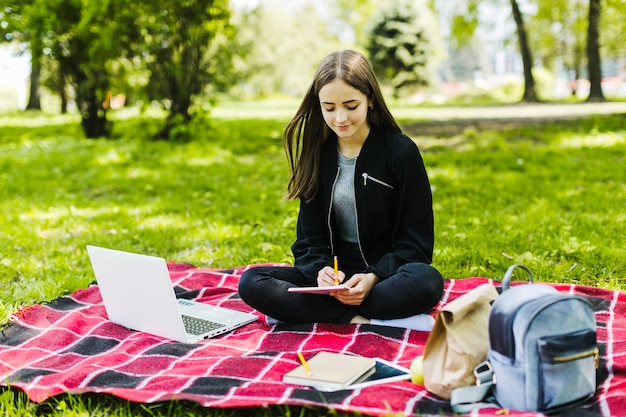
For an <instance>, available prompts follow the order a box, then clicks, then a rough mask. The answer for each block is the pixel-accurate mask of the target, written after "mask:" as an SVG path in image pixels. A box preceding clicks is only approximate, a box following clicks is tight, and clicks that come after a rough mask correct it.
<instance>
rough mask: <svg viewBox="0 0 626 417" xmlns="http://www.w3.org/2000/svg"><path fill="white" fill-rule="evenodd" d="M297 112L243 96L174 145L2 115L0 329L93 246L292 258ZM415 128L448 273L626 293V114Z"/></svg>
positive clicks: (81, 408)
mask: <svg viewBox="0 0 626 417" xmlns="http://www.w3.org/2000/svg"><path fill="white" fill-rule="evenodd" d="M287 107H289V106H287ZM287 107H283V108H279V107H277V108H271V109H268V110H267V113H266V114H264V116H263V117H259V116H255V113H254V112H253V106H250V105H245V106H243V107H241V108H238V107H237V106H236V105H232V104H231V105H230V107H229V106H225V107H224V108H222V109H218V110H216V111H215V113H214V117H213V118H212V119H210V120H209V121H198V122H196V123H195V124H194V125H193V126H192V127H191V130H192V132H193V133H194V137H195V139H194V140H193V141H191V142H177V143H168V142H153V141H150V140H149V139H148V138H149V137H150V134H151V133H154V132H156V131H157V130H158V129H159V127H160V124H161V121H160V120H158V119H155V118H150V117H148V116H134V117H131V118H121V117H118V119H117V120H116V121H115V126H114V138H113V139H110V140H87V139H84V138H82V135H81V131H80V128H79V125H78V120H77V119H76V118H75V117H72V116H64V117H61V116H43V115H41V114H35V115H29V114H26V115H10V116H6V117H3V118H2V119H1V120H0V185H1V186H0V212H1V213H2V216H0V322H6V321H7V320H8V317H9V315H10V314H11V313H12V312H13V311H15V310H16V309H18V308H20V307H21V306H25V305H29V304H33V303H37V302H42V301H46V300H51V299H54V298H55V297H58V296H59V295H63V294H68V293H70V292H72V291H74V290H75V289H77V288H81V287H85V286H87V285H88V284H89V283H90V282H91V281H93V279H94V278H93V275H92V272H91V268H90V266H89V261H88V258H87V256H86V253H85V249H84V248H85V245H86V244H96V245H103V246H108V247H113V248H119V249H123V250H130V251H135V252H141V253H147V254H153V255H158V256H163V257H165V258H167V259H170V260H173V261H180V262H189V263H193V264H195V265H197V266H207V267H230V266H238V265H243V264H248V263H254V262H266V261H284V262H291V260H292V258H291V254H290V250H289V247H290V245H291V243H292V241H293V239H294V236H295V223H296V216H297V202H294V201H285V200H284V199H283V195H284V190H285V184H286V180H287V166H286V162H285V157H284V155H283V152H282V148H281V141H280V133H281V130H282V128H283V126H284V124H285V122H286V121H287V119H288V117H289V116H288V114H289V113H290V112H291V111H292V110H293V109H291V107H289V108H287ZM290 109H291V110H290ZM237 110H240V111H243V112H238V111H237ZM256 114H258V113H256ZM253 116H255V117H256V118H252V117H253ZM402 122H403V124H404V125H405V126H406V127H407V131H410V132H413V131H415V132H417V131H418V130H417V129H415V128H414V127H413V126H412V125H411V123H412V122H411V121H410V120H403V121H402ZM413 137H414V138H415V139H416V140H417V142H418V143H419V145H420V147H421V149H422V152H423V156H424V160H425V163H426V165H427V169H428V172H429V175H430V179H431V183H432V186H433V190H434V192H433V198H434V211H435V219H436V249H435V259H434V265H435V266H436V267H437V268H439V269H440V270H441V272H442V273H443V275H444V276H446V277H450V278H463V277H469V276H487V277H491V278H496V279H498V278H500V277H501V276H502V275H503V273H504V271H505V270H506V268H507V267H508V266H509V265H510V264H512V263H514V262H521V263H524V264H525V265H527V266H528V267H530V268H531V269H532V270H533V271H534V272H535V275H536V278H537V279H538V280H540V281H554V282H567V283H580V284H584V285H593V286H599V287H607V288H614V289H624V282H625V281H624V279H626V233H625V232H624V224H625V223H626V210H624V207H626V160H625V159H626V117H624V116H623V115H614V116H596V117H590V118H587V119H583V120H578V121H569V122H561V123H554V124H549V125H541V126H528V127H520V128H517V129H508V130H504V131H498V130H493V131H481V132H478V131H476V130H475V129H472V128H468V129H466V130H465V131H464V132H463V134H459V135H455V136H446V137H437V136H419V135H417V134H415V135H413ZM0 394H1V398H0V413H1V414H4V415H11V416H13V415H25V416H29V415H37V414H39V415H41V414H49V415H55V416H56V415H59V416H61V415H64V416H70V415H71V416H74V415H76V416H78V415H102V416H112V415H115V416H117V415H120V416H122V415H216V416H229V415H255V414H257V415H258V414H261V415H271V414H272V413H278V414H281V415H295V414H298V413H300V415H309V414H310V415H319V414H320V412H321V411H320V410H307V409H298V408H293V409H280V410H273V411H272V409H263V410H261V409H258V410H254V409H252V410H247V411H246V410H205V409H202V408H201V407H199V406H196V405H194V404H190V403H176V402H172V403H167V404H160V405H154V406H141V405H134V404H129V403H127V402H124V401H121V400H117V399H115V398H110V397H106V396H92V395H90V396H87V395H86V396H66V397H62V398H60V399H55V400H51V401H49V402H47V403H45V404H44V405H36V404H32V403H30V402H28V401H27V400H26V399H25V397H24V396H23V395H22V394H21V393H19V392H14V391H10V390H5V391H3V392H2V393H0ZM324 412H326V411H324ZM326 413H328V415H336V413H334V412H332V411H328V412H326Z"/></svg>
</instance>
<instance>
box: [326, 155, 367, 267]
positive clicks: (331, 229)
mask: <svg viewBox="0 0 626 417" xmlns="http://www.w3.org/2000/svg"><path fill="white" fill-rule="evenodd" d="M340 173H341V167H340V166H338V167H337V174H336V175H335V179H334V181H333V186H332V188H331V189H330V205H329V206H328V216H327V218H326V225H327V227H328V233H329V234H330V253H331V254H333V255H334V254H335V245H334V244H333V228H332V225H331V217H332V213H333V198H334V197H335V187H336V186H337V181H338V180H339V174H340ZM358 229H359V227H358V224H357V233H358Z"/></svg>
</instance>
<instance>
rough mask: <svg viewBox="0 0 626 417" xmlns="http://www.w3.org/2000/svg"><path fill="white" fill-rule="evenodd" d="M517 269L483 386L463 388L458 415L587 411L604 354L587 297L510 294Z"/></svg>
mask: <svg viewBox="0 0 626 417" xmlns="http://www.w3.org/2000/svg"><path fill="white" fill-rule="evenodd" d="M517 268H520V269H523V270H524V271H526V272H527V273H528V275H529V278H530V283H531V284H533V282H534V280H533V274H532V272H530V270H529V269H528V268H526V267H525V266H523V265H513V266H511V267H509V269H508V270H507V271H506V273H505V275H504V278H503V281H502V294H501V295H500V296H499V297H498V298H497V299H496V300H495V301H494V302H493V304H492V309H491V313H490V315H489V346H490V347H489V353H488V355H487V360H486V361H485V362H483V363H481V364H479V365H478V366H477V367H476V368H475V369H474V373H475V374H476V377H477V386H475V387H462V388H457V389H456V390H454V391H453V392H452V395H451V404H452V408H453V410H454V411H456V412H467V411H470V410H472V409H476V408H484V407H502V408H509V409H513V410H520V411H539V412H546V413H551V412H557V411H560V410H563V409H567V408H570V407H574V406H577V405H580V404H582V403H584V402H585V401H587V400H588V399H589V398H591V397H592V396H593V395H594V393H595V391H596V368H597V364H598V347H597V341H596V319H595V313H594V311H593V309H592V308H591V305H590V304H589V303H588V302H587V300H585V299H584V298H583V297H581V296H578V295H572V294H565V293H561V292H558V291H557V290H556V289H555V288H554V287H551V286H548V285H516V286H514V287H511V286H510V281H511V276H512V275H513V272H514V270H515V269H517Z"/></svg>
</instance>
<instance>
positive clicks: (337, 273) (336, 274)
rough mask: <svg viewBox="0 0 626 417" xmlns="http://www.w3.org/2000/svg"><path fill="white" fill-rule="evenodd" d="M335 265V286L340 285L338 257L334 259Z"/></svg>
mask: <svg viewBox="0 0 626 417" xmlns="http://www.w3.org/2000/svg"><path fill="white" fill-rule="evenodd" d="M333 261H334V263H335V285H337V284H339V262H338V261H337V257H336V256H335V257H334V258H333Z"/></svg>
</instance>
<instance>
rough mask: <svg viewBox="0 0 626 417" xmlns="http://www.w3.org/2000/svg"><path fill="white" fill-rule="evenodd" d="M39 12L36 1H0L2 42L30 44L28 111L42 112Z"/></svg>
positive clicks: (41, 53)
mask: <svg viewBox="0 0 626 417" xmlns="http://www.w3.org/2000/svg"><path fill="white" fill-rule="evenodd" d="M5 3H6V4H5ZM37 11H38V9H37V5H36V0H35V1H32V0H21V1H20V0H14V1H11V2H8V1H0V23H2V24H1V25H0V34H1V35H2V36H1V37H0V40H4V41H5V42H7V41H8V42H14V43H18V44H26V43H30V56H31V72H30V89H29V94H28V103H27V105H26V109H27V110H41V100H40V97H39V85H40V75H41V63H42V55H43V47H42V44H41V37H42V34H41V24H40V20H39V17H40V16H39V15H38V13H37ZM23 52H25V51H23Z"/></svg>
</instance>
